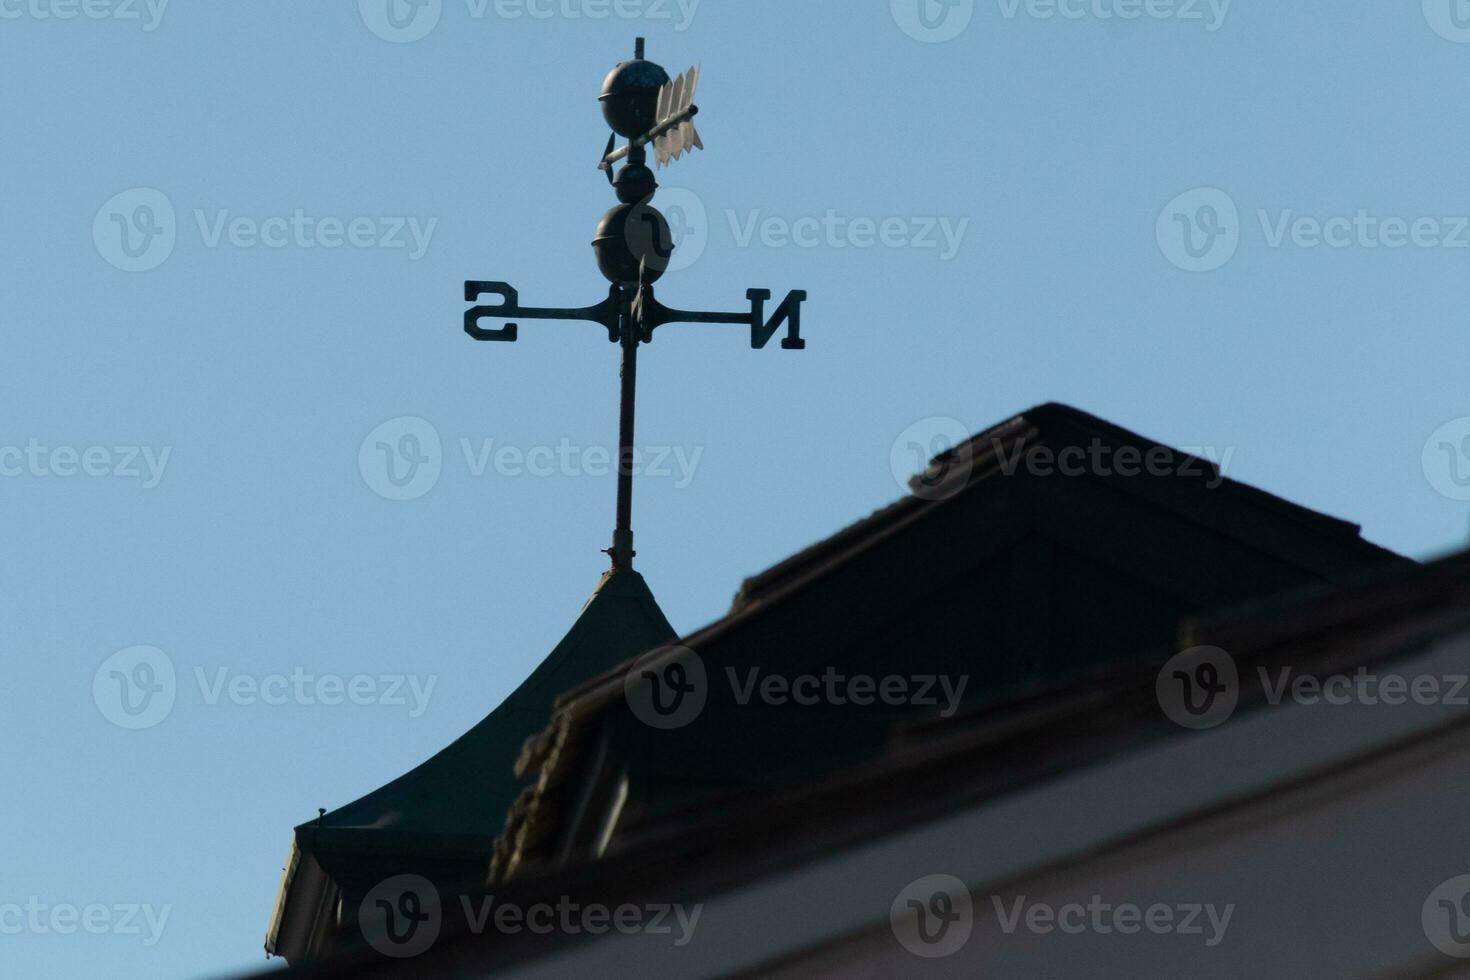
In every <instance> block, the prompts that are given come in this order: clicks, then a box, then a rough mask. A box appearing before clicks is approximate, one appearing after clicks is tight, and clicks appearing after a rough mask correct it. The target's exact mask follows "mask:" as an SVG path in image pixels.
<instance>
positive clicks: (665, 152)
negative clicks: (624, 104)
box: [653, 65, 704, 167]
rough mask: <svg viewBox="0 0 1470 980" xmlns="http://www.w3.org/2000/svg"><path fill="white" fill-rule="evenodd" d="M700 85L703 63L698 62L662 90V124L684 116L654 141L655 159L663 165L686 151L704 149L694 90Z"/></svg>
mask: <svg viewBox="0 0 1470 980" xmlns="http://www.w3.org/2000/svg"><path fill="white" fill-rule="evenodd" d="M698 87H699V66H698V65H695V66H694V67H693V68H691V69H689V70H688V71H687V72H685V73H684V74H682V75H680V76H679V77H678V78H675V79H674V80H673V81H671V82H669V83H668V84H667V85H665V86H664V87H663V88H662V89H660V90H659V93H658V121H659V125H660V126H662V125H664V124H666V123H668V122H669V121H671V120H673V119H677V118H678V117H680V116H681V115H682V116H683V118H682V119H679V121H678V122H677V123H675V124H674V125H673V126H670V127H668V130H667V131H666V132H664V133H662V134H660V135H659V136H658V137H657V138H655V139H654V141H653V155H654V159H656V160H657V161H658V165H659V166H660V167H666V166H668V165H669V164H670V163H672V162H673V161H675V160H677V159H679V158H680V157H682V156H683V155H684V153H685V152H686V151H688V152H690V153H693V152H694V151H695V150H702V149H704V141H703V140H701V139H700V138H699V131H698V130H697V129H695V128H694V112H697V111H698V110H697V109H695V108H694V93H695V90H696V89H697V88H698ZM691 110H693V111H691ZM655 128H657V127H655Z"/></svg>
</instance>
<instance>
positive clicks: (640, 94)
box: [598, 59, 669, 139]
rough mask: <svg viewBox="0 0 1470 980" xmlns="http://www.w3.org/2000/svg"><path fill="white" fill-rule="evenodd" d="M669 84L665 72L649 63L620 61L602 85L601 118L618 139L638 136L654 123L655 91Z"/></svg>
mask: <svg viewBox="0 0 1470 980" xmlns="http://www.w3.org/2000/svg"><path fill="white" fill-rule="evenodd" d="M668 83H669V73H668V72H666V71H664V70H663V69H662V68H660V67H659V66H658V65H656V64H654V63H653V62H651V61H643V60H641V59H638V60H634V61H624V62H623V63H622V64H620V65H618V66H617V67H616V68H614V69H613V70H612V71H611V72H610V73H609V74H608V76H607V80H606V81H605V82H603V83H602V95H601V96H600V97H599V99H598V101H599V102H601V103H602V117H603V118H604V119H606V120H607V124H608V126H610V127H612V131H613V132H615V133H617V134H618V135H619V136H622V137H625V138H627V139H632V138H633V137H635V136H642V135H643V134H644V133H646V132H648V131H649V130H650V129H652V128H653V126H654V123H656V122H658V120H657V119H656V118H654V117H655V115H656V114H657V112H658V90H659V89H661V88H663V87H664V86H665V85H667V84H668Z"/></svg>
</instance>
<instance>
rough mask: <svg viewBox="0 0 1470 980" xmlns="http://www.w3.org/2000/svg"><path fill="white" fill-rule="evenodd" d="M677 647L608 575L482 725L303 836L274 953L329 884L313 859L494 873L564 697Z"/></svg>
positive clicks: (283, 951)
mask: <svg viewBox="0 0 1470 980" xmlns="http://www.w3.org/2000/svg"><path fill="white" fill-rule="evenodd" d="M673 637H674V629H673V627H672V626H670V625H669V622H668V620H667V619H665V618H664V614H663V612H662V611H661V610H660V609H659V607H658V603H657V602H655V601H654V598H653V594H652V593H651V592H650V591H649V589H648V585H647V583H646V582H644V580H643V576H641V575H639V574H638V573H637V572H635V571H632V570H623V571H618V570H613V571H609V572H607V573H606V574H605V575H603V577H602V579H601V581H599V582H598V584H597V587H596V588H595V589H594V590H593V592H592V595H591V597H590V598H588V600H587V602H586V604H585V605H584V606H583V607H582V611H581V613H580V615H578V617H577V620H576V622H575V623H574V624H573V625H572V628H571V629H570V630H568V631H567V634H566V636H565V637H564V638H563V639H562V641H561V642H560V643H558V644H557V645H556V648H555V649H554V650H552V651H551V653H550V655H548V656H547V657H546V659H545V660H543V661H542V662H541V664H540V666H538V667H537V668H536V669H535V671H533V672H532V673H531V676H530V677H528V678H526V680H525V681H524V682H523V683H522V684H521V685H520V686H519V687H518V688H516V689H515V691H514V692H512V693H511V694H510V695H509V696H508V697H507V698H506V699H505V700H504V701H502V702H501V704H500V706H499V707H497V708H496V709H495V710H494V711H492V712H490V714H489V715H487V716H486V717H485V718H484V719H483V720H482V721H481V722H480V723H479V724H477V725H475V727H473V728H471V729H470V730H469V731H468V732H466V733H465V734H464V735H462V736H460V737H459V738H458V739H456V740H455V741H454V742H452V743H451V744H450V745H449V746H448V747H446V748H444V749H443V750H441V751H440V752H438V753H437V754H435V755H434V756H433V757H432V758H430V759H429V760H428V761H426V762H424V763H423V764H422V765H420V766H418V767H417V768H415V769H412V770H410V771H409V772H407V773H405V774H403V775H402V776H399V777H398V778H397V779H394V780H393V781H392V782H389V783H387V784H385V785H384V786H382V787H379V788H378V789H376V790H373V791H372V792H371V793H368V794H367V795H366V796H363V797H361V798H359V799H357V800H354V801H353V802H351V803H348V804H347V805H346V806H343V807H340V808H338V809H336V810H333V811H331V812H329V813H327V814H325V815H324V816H322V817H321V818H319V819H316V820H311V821H308V822H307V823H304V824H302V825H301V826H299V827H297V828H296V841H295V849H294V851H293V854H292V859H291V862H290V865H289V866H288V868H287V869H286V877H285V879H284V880H283V882H282V886H281V897H280V898H279V899H278V902H277V912H276V916H275V921H273V922H272V925H271V930H270V933H269V935H268V937H267V944H266V946H267V951H269V952H275V953H279V954H280V955H284V956H293V955H294V953H293V948H294V942H292V941H288V939H287V937H283V936H282V935H281V933H282V928H283V925H288V920H292V919H293V918H295V917H296V916H298V915H307V914H308V912H307V910H306V908H307V906H310V905H314V904H316V903H314V902H310V901H305V900H303V901H302V902H299V903H294V904H296V905H298V906H300V907H299V908H295V909H293V908H292V905H293V901H292V896H293V892H296V891H300V892H301V894H302V895H303V896H304V895H306V894H315V893H316V892H317V891H319V886H320V885H321V883H320V882H305V881H301V880H299V876H300V875H303V874H305V875H310V876H315V875H321V874H323V871H322V869H321V867H320V865H319V863H318V861H317V860H304V858H306V857H308V856H312V855H314V856H315V857H317V858H318V859H325V855H327V854H333V855H339V856H341V855H347V856H349V858H348V860H349V861H350V860H352V858H351V857H350V856H352V855H359V856H360V855H370V854H371V855H383V854H388V855H393V856H395V858H396V857H398V856H407V855H415V854H417V855H421V856H427V857H433V858H449V859H458V858H463V859H465V860H468V861H470V862H474V863H477V864H480V865H488V862H489V858H490V852H491V847H492V845H493V843H494V840H495V837H496V835H497V834H498V833H499V832H500V831H501V829H502V828H503V826H504V824H505V815H506V812H507V810H508V809H509V808H510V806H511V804H512V802H513V801H514V800H515V798H516V796H517V794H519V793H520V792H521V788H522V784H521V781H520V780H519V779H518V778H517V777H516V775H515V771H514V769H515V767H514V763H515V759H516V755H517V753H518V752H519V751H520V748H521V745H522V743H523V742H524V741H525V739H526V738H527V737H528V736H529V735H531V734H532V733H534V732H535V731H537V730H539V729H540V728H541V727H542V726H544V725H545V723H546V718H547V716H548V715H549V714H550V712H551V709H552V703H553V701H554V699H555V698H556V696H557V695H558V694H559V693H560V692H561V691H564V690H566V689H567V688H569V687H574V686H576V685H577V684H579V683H581V682H582V681H584V680H586V679H587V678H588V677H592V676H596V675H597V674H599V673H602V672H604V671H606V670H608V669H609V668H611V667H612V666H613V665H615V664H618V663H621V662H623V661H625V660H628V659H629V658H631V657H634V656H637V655H638V654H640V653H643V652H645V651H647V650H651V649H654V648H656V647H658V646H659V645H661V644H663V643H667V642H668V641H669V640H671V639H672V638H673ZM305 924H306V923H302V925H305ZM288 931H290V932H291V933H292V936H290V937H289V938H290V940H299V941H302V942H304V941H305V938H306V937H305V935H304V933H310V932H311V928H310V927H309V926H308V928H306V929H289V930H288Z"/></svg>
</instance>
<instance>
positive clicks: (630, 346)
mask: <svg viewBox="0 0 1470 980" xmlns="http://www.w3.org/2000/svg"><path fill="white" fill-rule="evenodd" d="M621 333H622V338H621V339H622V346H623V367H622V372H621V378H622V385H621V391H620V394H619V398H620V401H621V404H620V405H619V412H618V526H617V529H616V530H614V531H613V546H612V551H611V554H612V563H613V567H614V568H632V567H633V556H634V555H635V554H637V552H635V551H634V550H633V452H634V449H633V421H634V419H633V407H634V403H635V401H636V399H637V394H638V329H637V326H636V325H635V324H634V323H633V318H632V317H631V316H629V315H628V314H627V313H624V315H623V324H622V331H621Z"/></svg>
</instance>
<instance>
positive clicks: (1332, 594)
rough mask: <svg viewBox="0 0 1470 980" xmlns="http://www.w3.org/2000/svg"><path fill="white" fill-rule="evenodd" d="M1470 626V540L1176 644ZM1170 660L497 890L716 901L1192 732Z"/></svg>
mask: <svg viewBox="0 0 1470 980" xmlns="http://www.w3.org/2000/svg"><path fill="white" fill-rule="evenodd" d="M1467 629H1470V552H1466V553H1464V554H1461V555H1457V556H1453V557H1451V558H1447V559H1444V560H1441V561H1439V562H1436V563H1434V564H1431V565H1428V566H1414V565H1404V566H1395V567H1391V568H1387V569H1380V570H1379V572H1377V573H1375V574H1367V575H1362V576H1358V577H1356V578H1355V580H1354V581H1352V582H1349V583H1345V584H1340V585H1337V586H1333V587H1329V588H1317V587H1313V588H1309V589H1305V590H1301V591H1299V592H1297V593H1294V594H1292V595H1289V596H1284V597H1277V598H1274V599H1272V600H1271V601H1269V602H1266V603H1260V604H1253V605H1251V606H1248V607H1242V608H1240V609H1236V610H1231V611H1229V612H1228V613H1222V614H1220V615H1217V616H1214V617H1211V618H1210V619H1209V620H1208V621H1201V622H1192V623H1187V624H1184V625H1183V627H1182V629H1181V637H1180V641H1179V642H1180V645H1192V644H1195V643H1201V642H1209V643H1213V644H1217V645H1222V646H1225V647H1226V648H1227V649H1229V651H1230V652H1231V653H1232V655H1233V656H1235V658H1236V659H1237V661H1238V663H1239V664H1240V666H1241V667H1242V670H1241V676H1242V678H1243V679H1247V678H1249V677H1251V676H1255V675H1256V674H1257V671H1256V670H1255V668H1256V667H1265V668H1267V669H1272V668H1274V666H1276V665H1280V664H1288V663H1289V664H1292V665H1294V666H1297V667H1300V668H1302V669H1309V670H1313V671H1321V672H1324V673H1326V672H1332V673H1347V672H1350V671H1352V670H1354V669H1356V668H1357V667H1360V666H1364V667H1372V668H1376V667H1378V666H1380V665H1384V664H1388V663H1391V662H1393V661H1394V660H1395V659H1397V658H1400V657H1406V656H1411V655H1412V654H1413V653H1414V652H1415V651H1416V650H1418V649H1421V648H1422V647H1423V646H1424V645H1427V644H1428V643H1430V642H1432V641H1433V640H1434V639H1436V638H1439V637H1444V636H1450V635H1458V634H1463V633H1464V632H1465V631H1466V630H1467ZM1161 663H1162V659H1161V657H1160V655H1146V656H1140V657H1138V658H1135V659H1134V660H1132V661H1130V662H1127V663H1118V664H1114V665H1110V666H1108V667H1106V668H1103V669H1100V670H1098V671H1096V672H1094V673H1093V674H1092V675H1090V676H1088V677H1085V678H1077V679H1074V680H1072V681H1070V682H1068V683H1066V684H1059V685H1053V686H1051V687H1049V688H1047V689H1044V690H1039V691H1036V692H1033V693H1032V694H1030V695H1027V696H1024V697H1019V698H1016V699H1013V700H1010V701H1007V702H1004V703H1000V704H995V705H989V706H986V707H985V708H984V709H983V710H977V711H971V712H968V713H966V714H964V715H960V716H956V717H954V718H951V719H934V720H931V721H929V722H926V723H921V724H917V725H909V726H904V727H901V728H897V729H895V730H894V731H893V733H892V738H891V740H890V743H889V746H888V749H887V751H886V752H885V753H884V755H883V757H882V758H880V759H878V760H875V761H873V762H870V763H867V764H864V765H862V766H860V767H852V768H848V769H843V770H841V771H837V772H833V773H830V774H828V775H826V776H825V777H823V778H822V779H820V780H819V781H816V782H813V783H810V784H800V785H794V786H790V787H787V788H784V789H782V790H780V791H777V792H762V793H751V794H748V795H746V796H745V797H744V798H741V799H735V800H722V801H720V802H719V803H718V804H714V805H699V806H695V807H691V808H690V809H688V810H686V811H683V812H680V813H677V814H671V815H669V816H668V817H667V818H666V819H664V820H662V821H660V822H659V824H657V825H654V826H649V827H646V828H644V832H643V833H642V834H641V835H640V836H639V837H638V838H637V839H636V840H632V841H629V842H627V843H626V846H625V847H624V848H623V849H622V850H621V851H620V852H619V853H616V854H612V855H609V856H608V857H607V858H604V859H602V860H598V861H592V862H586V863H582V864H579V865H574V866H570V867H565V868H561V869H556V870H550V871H548V872H547V873H545V874H541V875H537V876H534V877H528V878H525V879H521V880H513V881H510V882H508V883H505V884H503V885H501V886H500V887H498V888H496V890H495V894H496V896H497V899H498V900H499V901H501V902H502V903H504V904H520V905H523V906H528V905H530V904H532V903H535V902H538V901H545V900H547V896H563V895H567V896H575V897H576V900H577V901H579V902H582V903H584V904H591V903H594V902H596V903H601V904H604V905H607V906H613V905H616V904H620V903H623V902H634V903H636V902H638V901H640V899H647V900H657V901H660V902H669V901H681V902H692V901H699V900H707V899H708V898H709V897H710V896H713V895H716V894H719V893H721V892H724V891H728V890H732V889H734V888H736V887H739V886H740V885H742V884H745V883H748V882H752V881H757V880H759V879H761V878H763V877H766V876H775V875H780V874H783V873H787V872H789V871H791V870H792V869H793V868H796V867H799V866H801V865H802V864H804V863H806V862H808V861H811V860H815V859H820V858H825V857H830V856H831V855H832V854H834V853H836V852H839V851H842V850H843V849H845V848H849V847H853V846H857V845H861V844H868V843H871V842H872V841H874V840H876V839H879V838H882V837H883V836H885V835H888V834H892V833H896V832H900V831H902V830H904V829H907V828H910V827H914V826H918V825H922V824H925V823H928V822H930V821H932V820H935V819H936V818H939V817H942V816H944V815H946V814H949V813H952V812H955V811H956V810H958V809H961V808H965V807H971V806H975V805H977V804H980V803H982V802H984V801H987V800H991V799H995V798H998V797H1001V796H1004V795H1005V794H1007V793H1010V792H1013V791H1016V790H1018V789H1022V788H1027V787H1032V786H1035V785H1036V784H1038V783H1040V782H1043V781H1045V780H1047V779H1050V778H1052V777H1053V776H1056V775H1059V774H1061V773H1064V772H1068V771H1072V770H1076V769H1079V768H1082V767H1087V766H1092V765H1097V764H1101V763H1104V762H1107V761H1109V760H1112V759H1116V758H1118V757H1119V756H1121V755H1125V754H1127V753H1129V752H1133V751H1136V750H1138V749H1139V748H1140V747H1143V746H1145V745H1149V744H1154V743H1156V742H1157V741H1158V740H1160V739H1168V738H1174V739H1181V740H1188V739H1191V738H1194V737H1195V733H1192V732H1189V731H1186V730H1184V729H1182V728H1179V727H1178V726H1176V725H1174V724H1173V723H1172V722H1170V721H1168V720H1167V719H1166V718H1165V716H1164V715H1163V713H1162V712H1161V711H1160V710H1159V706H1158V702H1157V700H1156V696H1155V687H1154V685H1155V680H1156V677H1157V672H1158V670H1159V667H1160V664H1161ZM1241 710H1242V711H1262V710H1269V708H1268V706H1267V705H1266V704H1265V700H1264V697H1263V695H1262V691H1261V689H1260V687H1259V684H1252V683H1251V682H1250V681H1248V680H1246V681H1245V684H1244V686H1243V688H1242V708H1241ZM1355 761H1357V760H1353V759H1344V760H1342V765H1343V766H1348V765H1351V764H1353V763H1354V762H1355ZM572 941H576V940H572V939H569V938H568V937H565V936H560V935H556V936H551V937H545V936H535V935H532V934H530V933H529V932H527V933H522V934H519V935H505V934H500V933H497V932H495V931H494V930H487V931H485V932H483V933H481V934H479V935H470V934H468V933H466V932H465V931H463V930H460V931H457V932H446V934H445V935H444V936H442V937H441V938H440V940H439V942H438V944H437V945H436V947H435V948H434V949H433V950H431V951H430V952H429V953H426V954H425V955H424V956H422V957H420V958H418V959H415V960H412V961H402V962H389V961H386V960H384V959H382V958H381V957H378V956H376V955H374V954H372V953H371V952H366V951H364V952H361V953H357V954H353V955H348V956H343V957H339V958H336V959H334V960H331V961H328V962H324V963H321V964H319V965H317V966H316V967H313V968H308V969H305V970H301V971H299V972H293V973H292V974H291V975H292V976H302V977H314V978H315V977H346V976H354V977H368V976H374V977H376V976H382V977H397V976H419V975H431V974H432V975H451V974H452V975H463V976H486V975H492V974H498V973H500V972H501V971H506V972H513V971H514V969H515V968H516V967H517V966H519V967H524V966H525V965H526V964H527V963H528V962H530V961H532V960H535V959H537V958H539V957H541V956H545V955H548V954H551V953H554V952H557V951H558V950H561V949H565V944H567V943H568V942H572ZM582 941H594V940H582ZM441 971H442V972H441Z"/></svg>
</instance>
